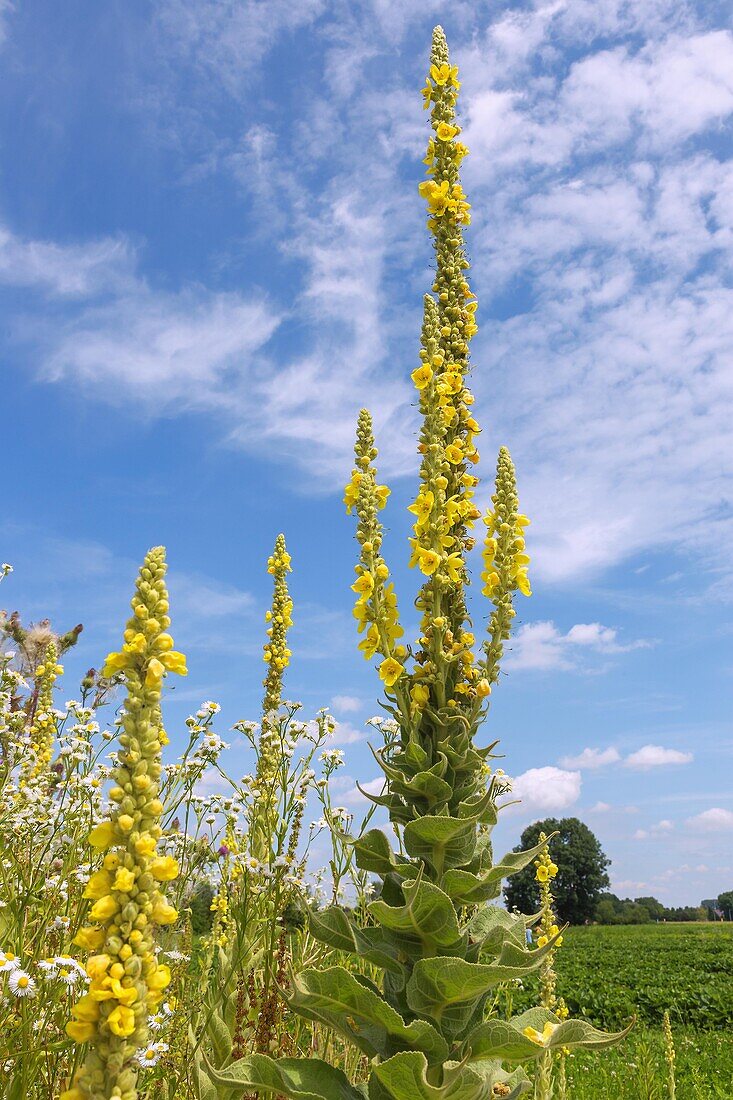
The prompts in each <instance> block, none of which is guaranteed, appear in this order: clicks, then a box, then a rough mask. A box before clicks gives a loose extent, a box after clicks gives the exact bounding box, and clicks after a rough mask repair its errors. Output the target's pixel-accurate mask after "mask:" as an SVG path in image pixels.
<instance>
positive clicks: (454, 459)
mask: <svg viewBox="0 0 733 1100" xmlns="http://www.w3.org/2000/svg"><path fill="white" fill-rule="evenodd" d="M445 457H446V458H447V459H448V461H449V462H450V463H451V464H452V465H453V466H457V465H458V463H459V462H461V461H462V460H463V447H462V446H461V443H460V441H459V440H455V441H454V442H453V443H449V444H448V446H447V447H446V449H445Z"/></svg>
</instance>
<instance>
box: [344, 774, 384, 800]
mask: <svg viewBox="0 0 733 1100" xmlns="http://www.w3.org/2000/svg"><path fill="white" fill-rule="evenodd" d="M359 783H360V786H361V787H362V789H363V790H364V791H366V792H367V794H381V791H382V788H383V787H384V776H381V777H378V778H377V779H367V780H366V782H364V783H362V782H361V780H360V781H359ZM341 799H342V801H343V803H344V804H345V805H346V806H358V805H363V804H364V803H365V802H368V799H366V798H365V797H364V795H363V794H362V793H361V791H360V790H359V787H357V786H356V784H354V786H353V787H350V788H349V790H347V791H346V792H345V793H344V794H343V795H341Z"/></svg>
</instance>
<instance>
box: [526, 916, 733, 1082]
mask: <svg viewBox="0 0 733 1100" xmlns="http://www.w3.org/2000/svg"><path fill="white" fill-rule="evenodd" d="M556 970H557V972H558V991H559V993H560V994H561V995H562V996H563V997H564V998H565V1000H566V1002H567V1004H568V1007H569V1008H570V1011H571V1014H572V1015H574V1016H575V1015H577V1016H582V1017H585V1018H586V1019H589V1020H592V1021H593V1022H594V1023H595V1024H597V1025H598V1026H602V1027H606V1028H610V1029H617V1028H619V1027H621V1026H624V1025H625V1024H627V1023H628V1022H629V1019H630V1018H631V1017H634V1016H635V1017H636V1020H637V1025H636V1027H635V1028H634V1030H633V1031H632V1033H631V1035H630V1036H629V1037H628V1038H627V1039H626V1040H625V1041H624V1042H623V1043H621V1044H620V1045H619V1046H617V1047H614V1048H612V1049H611V1050H608V1051H604V1052H603V1053H602V1055H599V1054H594V1053H588V1052H582V1053H579V1054H577V1055H574V1056H572V1057H571V1058H569V1059H568V1063H567V1072H568V1084H569V1086H570V1094H571V1095H572V1097H573V1098H574V1100H600V1098H601V1097H604V1098H605V1097H618V1098H619V1100H626V1098H628V1100H632V1098H633V1100H655V1098H657V1097H660V1098H662V1097H666V1096H667V1092H666V1086H665V1084H664V1069H665V1059H664V1048H663V1038H662V1030H661V1023H662V1016H663V1013H664V1011H665V1009H666V1010H668V1011H669V1014H670V1019H671V1021H672V1027H673V1034H674V1040H675V1047H676V1051H677V1062H676V1068H677V1095H678V1096H680V1097H692V1098H694V1100H698V1098H699V1100H702V1098H703V1097H706V1098H707V1097H716V1098H717V1097H731V1096H733V924H653V925H637V926H633V925H631V926H622V927H602V926H596V925H594V926H590V927H583V928H570V929H568V931H567V933H566V936H565V940H564V944H563V947H562V949H561V950H560V951H559V952H558V954H557V958H556ZM535 994H536V990H535V988H534V983H533V982H532V980H525V982H524V989H523V990H521V991H520V992H519V993H518V994H517V995H516V1000H515V1001H514V1003H513V1009H514V1010H515V1011H516V1009H517V1008H523V1007H525V1006H527V1007H528V1006H529V1004H530V1003H534V1002H533V996H535Z"/></svg>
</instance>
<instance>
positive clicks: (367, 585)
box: [351, 573, 374, 601]
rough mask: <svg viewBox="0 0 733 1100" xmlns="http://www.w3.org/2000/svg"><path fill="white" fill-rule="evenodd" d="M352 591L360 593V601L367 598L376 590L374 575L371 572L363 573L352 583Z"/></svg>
mask: <svg viewBox="0 0 733 1100" xmlns="http://www.w3.org/2000/svg"><path fill="white" fill-rule="evenodd" d="M351 591H352V592H356V593H357V594H358V595H359V597H360V601H363V600H367V599H368V598H369V597H370V596H371V594H372V592H373V591H374V577H373V576H372V575H371V573H361V574H360V575H359V576H358V577H357V579H356V580H355V581H354V583H353V584H352V586H351Z"/></svg>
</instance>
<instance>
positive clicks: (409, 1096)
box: [369, 1052, 492, 1100]
mask: <svg viewBox="0 0 733 1100" xmlns="http://www.w3.org/2000/svg"><path fill="white" fill-rule="evenodd" d="M450 1068H451V1064H450V1063H449V1064H448V1073H447V1074H445V1075H444V1077H447V1081H445V1080H444V1083H443V1084H442V1085H437V1084H431V1083H430V1082H429V1081H428V1079H427V1076H426V1075H427V1072H428V1064H427V1062H426V1060H425V1056H424V1055H422V1054H415V1053H412V1052H406V1053H403V1054H396V1055H395V1056H394V1057H393V1058H390V1059H389V1060H388V1061H386V1062H381V1063H379V1064H378V1065H375V1066H374V1067H373V1068H372V1075H371V1077H370V1079H369V1100H490V1097H491V1091H492V1086H490V1085H488V1086H487V1084H486V1082H485V1081H484V1080H483V1078H482V1077H481V1076H480V1074H478V1073H474V1072H473V1071H472V1070H471V1069H468V1068H467V1067H464V1066H460V1067H457V1066H456V1064H455V1063H454V1064H453V1067H452V1068H453V1070H454V1072H453V1073H451V1072H450ZM456 1069H457V1070H458V1072H455V1070H456ZM436 1076H437V1074H436Z"/></svg>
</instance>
